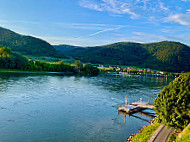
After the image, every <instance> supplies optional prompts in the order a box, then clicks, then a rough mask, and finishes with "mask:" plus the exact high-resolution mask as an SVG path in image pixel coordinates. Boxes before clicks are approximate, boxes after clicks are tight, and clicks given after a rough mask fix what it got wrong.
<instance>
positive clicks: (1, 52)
mask: <svg viewBox="0 0 190 142" xmlns="http://www.w3.org/2000/svg"><path fill="white" fill-rule="evenodd" d="M11 53H12V51H11V49H10V48H8V47H1V46H0V57H1V58H5V57H10V55H11Z"/></svg>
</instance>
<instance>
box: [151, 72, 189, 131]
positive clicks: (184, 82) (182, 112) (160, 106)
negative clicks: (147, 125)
mask: <svg viewBox="0 0 190 142" xmlns="http://www.w3.org/2000/svg"><path fill="white" fill-rule="evenodd" d="M189 102H190V73H186V74H182V75H180V76H179V77H178V78H176V79H175V80H174V81H172V82H170V84H169V85H168V86H166V87H164V89H163V90H162V91H161V92H160V93H159V94H158V96H157V98H156V99H155V102H154V105H155V111H156V114H157V115H158V119H159V120H160V121H161V122H163V123H165V124H166V125H168V126H172V127H174V128H176V129H178V130H182V129H183V128H184V127H186V126H187V125H188V124H189V123H190V103H189Z"/></svg>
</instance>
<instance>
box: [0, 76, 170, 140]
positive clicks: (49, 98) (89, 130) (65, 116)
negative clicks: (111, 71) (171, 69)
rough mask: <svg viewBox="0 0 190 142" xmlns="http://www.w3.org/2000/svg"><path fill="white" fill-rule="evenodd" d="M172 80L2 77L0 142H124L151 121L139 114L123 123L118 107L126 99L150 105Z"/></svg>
mask: <svg viewBox="0 0 190 142" xmlns="http://www.w3.org/2000/svg"><path fill="white" fill-rule="evenodd" d="M171 80H172V79H169V78H168V79H167V80H166V79H165V78H156V77H146V76H122V75H106V76H103V75H100V76H97V77H78V76H55V75H54V76H52V75H32V74H16V73H0V141H1V142H22V141H26V142H33V141H35V142H52V141H57V142H125V140H126V138H127V137H128V136H130V135H131V134H133V133H136V132H137V131H138V129H140V128H141V127H142V126H145V125H147V124H148V122H147V121H148V120H150V119H151V118H149V117H146V116H143V115H141V114H138V113H137V114H135V117H133V116H130V117H129V116H126V122H125V123H124V115H122V114H118V111H117V107H118V105H120V104H123V103H124V98H125V96H126V95H128V97H129V102H133V101H137V100H139V98H141V97H142V98H143V100H144V101H148V100H149V102H150V103H153V102H154V98H155V97H156V96H157V94H158V93H159V92H160V90H161V89H162V88H163V86H165V85H167V84H168V83H169V82H170V81H171ZM140 118H141V119H140Z"/></svg>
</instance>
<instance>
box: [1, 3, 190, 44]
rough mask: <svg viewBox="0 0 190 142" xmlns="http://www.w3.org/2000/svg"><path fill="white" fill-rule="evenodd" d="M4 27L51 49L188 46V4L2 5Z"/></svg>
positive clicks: (189, 40) (189, 37)
mask: <svg viewBox="0 0 190 142" xmlns="http://www.w3.org/2000/svg"><path fill="white" fill-rule="evenodd" d="M0 26H1V27H5V28H8V29H11V30H13V31H15V32H17V33H20V34H25V35H32V36H35V37H39V38H42V39H44V40H46V41H48V42H49V43H51V44H71V45H80V46H94V45H105V44H110V43H114V42H120V41H124V42H139V43H150V42H156V41H163V40H170V41H179V42H182V43H185V44H187V45H190V0H0Z"/></svg>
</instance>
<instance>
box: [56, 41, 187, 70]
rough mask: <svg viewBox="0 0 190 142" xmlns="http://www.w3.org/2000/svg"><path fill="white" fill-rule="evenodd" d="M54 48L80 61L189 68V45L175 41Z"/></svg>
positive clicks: (176, 68) (174, 68)
mask: <svg viewBox="0 0 190 142" xmlns="http://www.w3.org/2000/svg"><path fill="white" fill-rule="evenodd" d="M55 48H56V49H57V50H58V51H61V52H63V53H65V54H68V55H70V56H72V57H73V58H76V59H79V60H81V61H83V62H91V63H99V64H111V65H128V66H138V67H144V68H152V69H156V70H163V71H171V72H181V71H190V48H189V47H188V46H187V45H184V44H182V43H179V42H170V41H162V42H157V43H150V44H140V43H130V42H119V43H115V44H110V45H105V46H96V47H86V48H82V47H76V46H68V45H60V46H55Z"/></svg>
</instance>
